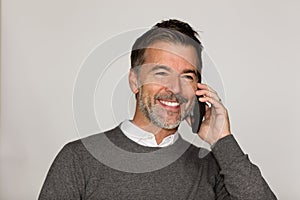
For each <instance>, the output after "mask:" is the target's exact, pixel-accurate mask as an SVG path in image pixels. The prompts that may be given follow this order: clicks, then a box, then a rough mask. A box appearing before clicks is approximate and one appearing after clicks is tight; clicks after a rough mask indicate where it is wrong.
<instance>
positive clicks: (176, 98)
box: [154, 93, 188, 104]
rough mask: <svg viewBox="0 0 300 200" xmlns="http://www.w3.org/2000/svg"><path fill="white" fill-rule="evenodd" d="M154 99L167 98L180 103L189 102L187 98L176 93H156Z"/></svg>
mask: <svg viewBox="0 0 300 200" xmlns="http://www.w3.org/2000/svg"><path fill="white" fill-rule="evenodd" d="M154 99H155V100H157V99H165V100H170V101H177V102H178V103H180V104H181V103H187V102H188V99H187V98H185V97H183V96H181V95H180V94H174V93H169V94H158V95H155V97H154Z"/></svg>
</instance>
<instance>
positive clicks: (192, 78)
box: [183, 75, 194, 81]
mask: <svg viewBox="0 0 300 200" xmlns="http://www.w3.org/2000/svg"><path fill="white" fill-rule="evenodd" d="M183 77H184V78H185V79H187V80H190V81H193V80H194V77H193V76H190V75H184V76H183Z"/></svg>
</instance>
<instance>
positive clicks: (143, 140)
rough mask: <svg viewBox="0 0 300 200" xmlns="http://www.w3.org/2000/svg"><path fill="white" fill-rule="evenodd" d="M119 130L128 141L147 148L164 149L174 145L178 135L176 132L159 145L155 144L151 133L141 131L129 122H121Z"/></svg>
mask: <svg viewBox="0 0 300 200" xmlns="http://www.w3.org/2000/svg"><path fill="white" fill-rule="evenodd" d="M120 128H121V130H122V132H123V133H124V135H125V136H127V137H128V138H129V139H130V140H132V141H134V142H136V143H138V144H140V145H142V146H147V147H166V146H169V145H171V144H174V142H175V141H176V140H177V139H178V134H179V133H178V131H176V132H175V133H174V134H172V135H169V136H167V137H165V138H164V139H163V141H162V142H161V143H160V144H157V143H156V140H155V137H154V134H153V133H150V132H147V131H145V130H143V129H141V128H140V127H138V126H136V125H135V124H133V123H132V122H131V121H129V120H125V121H124V122H122V123H121V125H120Z"/></svg>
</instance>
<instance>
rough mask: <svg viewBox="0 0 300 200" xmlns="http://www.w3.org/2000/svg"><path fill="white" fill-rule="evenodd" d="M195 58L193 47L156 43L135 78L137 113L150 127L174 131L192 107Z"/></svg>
mask: <svg viewBox="0 0 300 200" xmlns="http://www.w3.org/2000/svg"><path fill="white" fill-rule="evenodd" d="M197 64H198V57H197V53H196V50H195V49H194V47H192V46H184V45H181V44H172V43H167V42H156V43H154V44H153V45H151V46H149V48H148V49H147V50H146V52H145V62H144V64H143V65H142V66H141V69H140V71H139V74H138V78H137V79H138V84H139V93H138V98H137V101H138V106H139V107H138V110H137V112H142V113H143V115H141V116H144V117H145V118H146V119H147V120H148V121H149V122H150V123H152V124H154V125H155V126H157V127H160V128H164V129H174V128H177V127H178V126H179V124H180V122H181V121H182V120H183V119H185V118H186V117H187V116H188V114H189V113H190V111H191V110H192V108H193V105H194V98H195V90H196V88H197V82H198V79H197V75H196V74H197V69H196V66H197Z"/></svg>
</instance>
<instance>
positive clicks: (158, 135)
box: [132, 117, 177, 144]
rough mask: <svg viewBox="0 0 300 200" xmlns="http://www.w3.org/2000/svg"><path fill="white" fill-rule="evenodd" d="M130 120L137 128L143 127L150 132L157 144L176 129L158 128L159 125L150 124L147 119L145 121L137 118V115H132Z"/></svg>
mask: <svg viewBox="0 0 300 200" xmlns="http://www.w3.org/2000/svg"><path fill="white" fill-rule="evenodd" d="M132 122H133V123H134V124H135V125H136V126H138V127H139V128H141V129H143V130H144V131H147V132H149V133H152V134H153V135H154V137H155V140H156V143H157V144H160V143H161V142H162V141H163V139H164V138H165V137H168V136H169V135H172V134H174V133H175V132H176V131H177V128H174V129H163V128H160V127H158V126H156V125H154V124H152V123H151V122H149V121H147V122H146V121H141V120H138V118H137V117H134V118H133V120H132Z"/></svg>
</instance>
